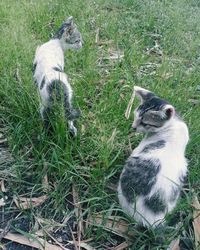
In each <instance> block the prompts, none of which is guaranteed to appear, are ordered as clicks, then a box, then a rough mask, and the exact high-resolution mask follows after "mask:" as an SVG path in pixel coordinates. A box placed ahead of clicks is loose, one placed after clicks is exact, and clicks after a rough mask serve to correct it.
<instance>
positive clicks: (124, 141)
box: [0, 0, 200, 250]
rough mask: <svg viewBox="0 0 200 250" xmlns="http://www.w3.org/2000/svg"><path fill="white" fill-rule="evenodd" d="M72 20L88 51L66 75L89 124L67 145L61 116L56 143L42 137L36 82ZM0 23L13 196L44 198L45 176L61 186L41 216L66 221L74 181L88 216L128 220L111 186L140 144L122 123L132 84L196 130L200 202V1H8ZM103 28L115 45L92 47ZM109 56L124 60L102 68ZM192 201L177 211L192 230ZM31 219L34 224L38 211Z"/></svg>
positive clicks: (70, 54) (103, 236)
mask: <svg viewBox="0 0 200 250" xmlns="http://www.w3.org/2000/svg"><path fill="white" fill-rule="evenodd" d="M70 15H72V16H73V17H74V20H75V22H76V23H77V25H78V28H79V30H80V31H81V32H82V35H83V39H84V47H83V48H82V49H81V50H80V51H67V52H66V54H65V59H66V61H65V71H66V73H67V74H68V76H69V78H70V79H71V84H72V85H73V89H74V105H75V106H79V107H80V109H81V110H82V113H83V116H82V118H81V119H80V120H79V121H78V128H79V130H78V131H79V133H78V137H77V138H76V139H71V138H70V137H69V135H68V132H67V129H66V127H65V124H64V122H63V119H62V118H59V117H56V118H57V120H58V122H57V123H56V124H55V134H54V137H53V138H50V137H48V136H47V135H46V134H45V133H44V131H43V130H42V123H41V119H40V116H39V98H38V95H37V90H36V88H35V86H34V83H33V79H32V71H31V69H32V61H33V57H34V53H35V49H36V47H37V46H38V45H39V44H42V43H44V42H46V41H47V40H48V39H49V38H50V37H51V34H53V33H54V32H55V31H56V29H57V28H58V27H59V25H60V24H61V23H62V21H63V20H65V19H66V17H68V16H70ZM0 23H1V39H0V48H1V49H0V58H1V61H0V72H1V84H0V118H1V119H3V120H4V123H5V124H6V126H7V128H8V132H7V135H8V140H9V146H10V149H11V150H12V153H13V156H14V158H15V164H14V165H13V166H12V167H11V170H10V174H9V171H7V177H6V178H7V180H9V182H8V183H9V184H8V188H9V190H10V193H11V196H12V194H15V195H20V194H24V195H28V194H34V195H37V194H38V195H39V194H41V192H42V185H41V182H42V179H43V177H44V176H45V174H46V172H47V174H48V177H49V182H50V183H51V184H52V183H56V185H55V188H53V185H52V189H51V191H50V192H49V193H48V195H49V197H50V198H49V199H50V202H49V205H48V206H44V207H43V211H42V213H43V214H44V215H45V216H46V217H48V218H54V219H55V220H56V218H58V217H59V216H60V214H62V213H64V214H66V213H68V209H67V208H66V207H67V206H66V203H67V199H68V196H69V194H70V193H71V186H72V184H74V183H75V184H76V186H77V188H78V190H79V195H80V199H81V201H82V204H83V207H84V216H85V217H87V216H88V215H91V214H94V213H95V212H99V211H104V213H105V215H106V214H107V215H108V214H111V213H112V215H113V214H116V215H117V216H122V217H123V218H124V219H126V220H128V221H130V218H128V217H127V216H126V215H125V214H123V212H122V211H120V207H119V205H118V201H117V197H116V194H115V193H114V192H110V190H109V189H108V188H107V185H108V183H109V182H111V180H112V181H115V182H116V181H117V179H116V178H117V176H119V173H120V172H121V170H122V167H123V164H124V162H125V160H126V158H127V157H128V155H129V153H130V152H129V139H130V140H131V142H132V148H134V147H136V146H137V145H138V142H139V141H140V139H141V137H136V136H132V137H131V138H129V137H130V136H129V129H130V126H131V122H132V120H133V114H131V118H130V119H129V120H128V121H127V120H126V119H125V118H124V113H125V110H126V107H127V104H128V101H129V99H130V95H131V93H132V88H133V86H134V85H139V86H142V87H145V88H147V89H149V90H152V91H154V92H155V93H157V94H158V95H159V96H161V97H163V98H165V99H167V100H168V101H169V102H170V103H172V104H173V105H174V106H175V107H176V108H177V110H178V111H179V112H180V114H181V115H182V117H183V118H184V120H185V121H186V123H187V125H188V127H189V131H190V142H189V145H188V147H187V152H186V155H187V158H188V159H189V186H190V190H192V189H193V190H195V192H196V193H197V194H198V192H199V185H200V181H199V180H200V171H199V162H200V157H199V155H200V147H199V145H200V133H199V131H200V122H199V109H200V91H198V90H197V89H198V86H199V82H200V74H199V73H200V63H199V58H200V57H199V56H200V25H199V23H200V4H199V3H198V1H196V0H191V1H186V0H180V1H176V0H170V1H159V0H150V1H148V0H144V1H136V0H109V1H105V0H98V1H95V2H94V1H92V0H87V1H86V0H83V1H80V0H74V1H64V0H54V1H50V0H43V1H39V0H35V1H25V0H20V1H14V0H8V1H1V3H0ZM97 28H99V30H100V33H99V34H100V39H101V40H103V41H108V40H112V43H111V44H109V43H108V44H105V45H102V46H97V45H96V44H95V35H96V30H97ZM155 41H157V42H158V43H159V45H160V48H161V50H162V52H163V56H162V57H158V56H153V55H147V53H146V50H147V48H149V49H150V48H152V47H153V46H154V45H155ZM109 49H112V50H115V51H116V50H123V51H124V55H125V56H124V59H123V60H121V61H115V62H113V61H104V60H103V61H102V60H101V59H102V58H103V57H108V55H109ZM147 63H150V65H151V66H152V63H157V65H158V67H157V68H156V69H155V70H153V69H152V68H150V69H148V73H147V74H146V75H145V74H143V73H141V69H142V67H143V68H145V67H146V66H145V65H147ZM145 69H146V68H145ZM191 99H192V100H193V99H195V100H197V104H196V105H194V104H193V103H192V102H191ZM134 105H136V104H134ZM45 166H46V167H45ZM3 173H4V172H3ZM86 176H87V177H86ZM34 195H33V196H34ZM190 196H191V195H190V194H187V195H186V197H185V198H183V199H182V200H181V201H180V202H179V205H178V207H177V210H178V211H179V210H180V211H182V210H183V211H185V212H186V214H187V216H186V224H187V219H188V218H190V215H191V198H190ZM27 213H28V214H29V216H30V218H32V213H33V211H32V210H30V211H28V212H27ZM172 231H173V230H172ZM175 231H176V230H175V229H174V231H173V232H172V233H171V234H169V235H168V237H167V238H166V239H167V240H166V242H165V243H162V244H164V246H165V247H166V245H167V244H168V243H169V239H172V238H173V237H174V236H175V235H174V232H175ZM182 231H183V230H182ZM94 232H95V233H94ZM135 233H136V237H135V238H133V243H132V245H131V246H130V249H137V250H139V249H151V250H153V249H161V248H158V246H159V245H154V243H152V242H153V239H154V238H156V236H155V234H156V233H155V232H148V233H145V234H142V233H141V232H137V231H136V232H135ZM110 235H111V234H110V233H109V232H108V231H106V230H105V228H104V227H99V228H98V229H96V231H94V228H93V227H89V228H88V229H87V231H86V235H85V236H84V237H85V238H89V237H94V236H95V237H94V242H93V245H94V246H97V245H99V244H100V243H102V242H104V241H106V240H108V238H109V237H111V236H110ZM192 237H193V235H192V234H191V235H189V236H188V238H191V240H193V239H192ZM136 239H137V240H136ZM160 247H161V246H160ZM98 249H106V247H105V246H104V247H102V248H98ZM188 249H189V248H188ZM190 249H191V248H190Z"/></svg>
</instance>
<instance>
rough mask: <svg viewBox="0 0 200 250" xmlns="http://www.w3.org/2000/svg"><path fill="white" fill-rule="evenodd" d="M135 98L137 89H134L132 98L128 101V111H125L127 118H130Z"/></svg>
mask: <svg viewBox="0 0 200 250" xmlns="http://www.w3.org/2000/svg"><path fill="white" fill-rule="evenodd" d="M134 99H135V91H134V90H133V93H132V95H131V99H130V101H129V103H128V106H127V109H126V112H125V117H126V119H127V120H128V119H129V116H130V113H131V109H132V106H133V102H134Z"/></svg>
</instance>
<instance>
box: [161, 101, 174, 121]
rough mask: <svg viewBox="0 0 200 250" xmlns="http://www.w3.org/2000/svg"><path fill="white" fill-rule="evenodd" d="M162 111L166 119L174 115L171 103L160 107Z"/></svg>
mask: <svg viewBox="0 0 200 250" xmlns="http://www.w3.org/2000/svg"><path fill="white" fill-rule="evenodd" d="M162 112H163V113H164V115H165V117H166V118H167V119H170V118H172V117H174V115H175V108H174V107H173V106H172V105H171V104H166V105H164V106H163V107H162Z"/></svg>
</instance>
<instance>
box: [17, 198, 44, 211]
mask: <svg viewBox="0 0 200 250" xmlns="http://www.w3.org/2000/svg"><path fill="white" fill-rule="evenodd" d="M47 198H48V196H47V195H43V196H40V197H37V198H34V197H32V198H27V197H14V198H13V200H14V202H15V205H16V206H17V207H18V208H22V209H28V208H31V207H37V206H39V205H41V204H42V203H43V202H45V201H46V199H47Z"/></svg>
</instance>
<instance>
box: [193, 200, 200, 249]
mask: <svg viewBox="0 0 200 250" xmlns="http://www.w3.org/2000/svg"><path fill="white" fill-rule="evenodd" d="M192 206H193V207H194V211H193V222H192V224H193V228H194V236H195V246H196V248H197V249H198V247H199V245H200V204H199V201H198V198H197V196H196V195H194V197H193V202H192Z"/></svg>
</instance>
